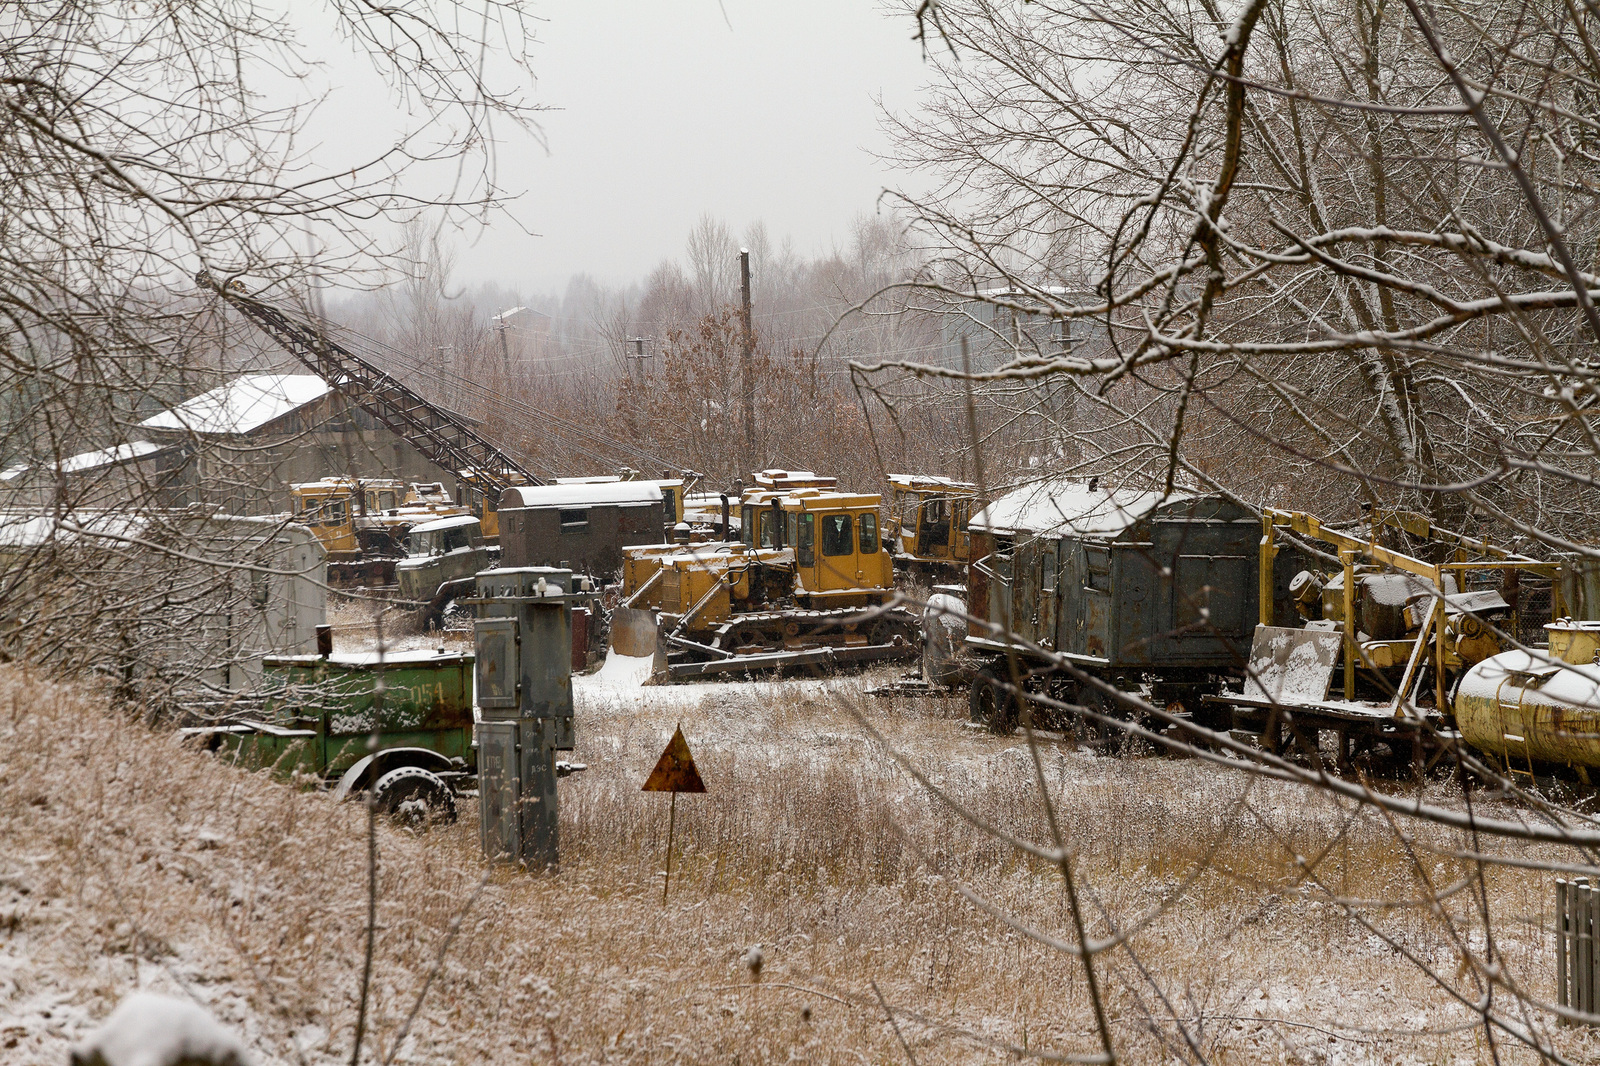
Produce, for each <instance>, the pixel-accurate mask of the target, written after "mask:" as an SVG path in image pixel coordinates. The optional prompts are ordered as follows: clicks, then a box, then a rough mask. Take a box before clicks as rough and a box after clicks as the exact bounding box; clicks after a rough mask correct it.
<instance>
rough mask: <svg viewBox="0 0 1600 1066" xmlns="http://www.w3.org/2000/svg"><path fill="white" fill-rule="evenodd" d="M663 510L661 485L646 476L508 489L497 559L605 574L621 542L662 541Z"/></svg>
mask: <svg viewBox="0 0 1600 1066" xmlns="http://www.w3.org/2000/svg"><path fill="white" fill-rule="evenodd" d="M666 513H667V512H666V505H665V502H664V500H663V498H662V493H661V488H660V486H658V485H656V484H655V483H653V482H649V481H620V482H603V483H600V484H587V485H585V484H579V485H540V486H535V487H524V488H515V489H509V490H507V491H506V494H505V497H504V498H503V499H502V500H501V504H500V549H501V553H502V560H503V562H502V565H504V566H507V567H523V566H558V567H562V568H564V569H571V570H577V571H582V572H585V573H588V574H591V575H593V576H595V577H597V578H599V579H601V580H607V579H609V578H610V576H611V575H612V574H614V573H616V572H617V571H618V570H620V569H621V567H622V549H623V548H626V547H631V546H633V545H635V544H657V543H660V542H661V540H662V539H663V537H664V535H665V533H664V530H665V521H666Z"/></svg>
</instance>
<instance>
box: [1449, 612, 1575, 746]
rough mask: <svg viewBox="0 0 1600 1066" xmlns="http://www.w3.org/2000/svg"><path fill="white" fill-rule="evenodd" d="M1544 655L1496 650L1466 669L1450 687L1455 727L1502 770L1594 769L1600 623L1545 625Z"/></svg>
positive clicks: (1540, 653) (1561, 622) (1559, 622)
mask: <svg viewBox="0 0 1600 1066" xmlns="http://www.w3.org/2000/svg"><path fill="white" fill-rule="evenodd" d="M1544 628H1545V632H1546V633H1548V634H1549V640H1550V650H1549V652H1548V653H1543V652H1538V651H1535V652H1527V651H1521V650H1515V651H1507V652H1501V653H1500V654H1499V655H1495V656H1492V657H1490V658H1488V659H1485V660H1484V661H1483V662H1481V663H1479V664H1478V665H1476V666H1474V667H1473V668H1472V669H1471V670H1469V671H1467V673H1466V674H1464V675H1463V676H1462V678H1461V683H1460V685H1459V686H1458V688H1457V689H1456V701H1455V710H1456V728H1457V729H1459V730H1460V731H1461V736H1462V738H1463V739H1464V740H1466V742H1467V743H1468V744H1471V745H1472V746H1473V747H1474V748H1477V749H1478V750H1479V751H1482V752H1484V753H1485V754H1489V755H1494V756H1498V757H1499V758H1501V759H1502V760H1504V761H1505V762H1506V763H1507V765H1518V764H1521V765H1528V764H1530V763H1532V762H1541V763H1564V764H1566V765H1568V766H1574V767H1595V768H1600V665H1596V662H1595V660H1596V656H1597V652H1600V622H1577V621H1572V620H1569V619H1565V618H1563V619H1560V620H1558V621H1555V622H1552V623H1550V624H1549V625H1547V626H1545V627H1544Z"/></svg>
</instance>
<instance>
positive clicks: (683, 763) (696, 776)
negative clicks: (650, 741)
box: [640, 726, 706, 792]
mask: <svg viewBox="0 0 1600 1066" xmlns="http://www.w3.org/2000/svg"><path fill="white" fill-rule="evenodd" d="M705 790H706V784H705V782H704V781H702V780H700V771H699V770H697V769H696V768H695V765H694V756H693V755H691V754H689V742H688V741H687V740H684V739H683V727H682V726H679V727H678V728H677V729H676V730H675V731H674V732H673V734H672V739H671V740H669V741H667V750H665V751H663V752H662V753H661V758H660V759H659V760H657V762H656V768H655V769H654V770H651V771H650V776H649V777H648V778H646V779H645V783H644V785H643V787H642V788H641V789H640V791H641V792H704V791H705Z"/></svg>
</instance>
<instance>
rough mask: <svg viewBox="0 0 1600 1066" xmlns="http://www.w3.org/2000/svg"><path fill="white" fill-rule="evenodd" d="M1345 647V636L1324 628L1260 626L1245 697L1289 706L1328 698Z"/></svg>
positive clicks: (1253, 650)
mask: <svg viewBox="0 0 1600 1066" xmlns="http://www.w3.org/2000/svg"><path fill="white" fill-rule="evenodd" d="M1343 644H1344V637H1343V635H1341V634H1339V633H1337V632H1332V631H1329V630H1325V629H1287V628H1284V627H1282V626H1257V627H1256V630H1255V637H1254V639H1253V640H1252V641H1251V643H1250V673H1249V675H1248V676H1247V677H1246V678H1245V683H1244V694H1245V696H1247V697H1249V698H1250V699H1256V700H1273V701H1276V702H1279V703H1288V704H1304V703H1315V702H1317V701H1319V700H1325V699H1327V698H1328V685H1329V683H1330V682H1331V681H1332V680H1333V667H1334V664H1335V663H1336V662H1337V661H1338V659H1339V650H1340V648H1341V647H1343Z"/></svg>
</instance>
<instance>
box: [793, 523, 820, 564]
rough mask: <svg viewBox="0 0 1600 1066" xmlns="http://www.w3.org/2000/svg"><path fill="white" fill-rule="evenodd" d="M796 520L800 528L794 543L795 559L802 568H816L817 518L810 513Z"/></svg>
mask: <svg viewBox="0 0 1600 1066" xmlns="http://www.w3.org/2000/svg"><path fill="white" fill-rule="evenodd" d="M795 518H797V519H798V520H799V527H800V528H799V534H798V535H797V536H796V538H795V542H794V550H795V559H796V561H797V562H798V563H799V564H800V565H801V566H816V565H817V553H816V544H817V516H816V515H814V514H811V513H810V512H809V511H808V512H806V513H805V514H801V515H796V516H795Z"/></svg>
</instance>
